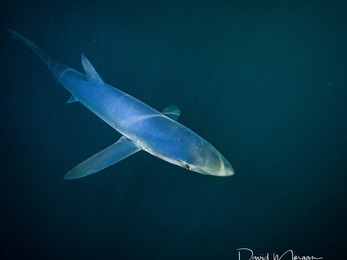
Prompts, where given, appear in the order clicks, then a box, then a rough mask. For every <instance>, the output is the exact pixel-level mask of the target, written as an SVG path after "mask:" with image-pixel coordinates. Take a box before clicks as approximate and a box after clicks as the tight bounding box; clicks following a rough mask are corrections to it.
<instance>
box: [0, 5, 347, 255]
mask: <svg viewBox="0 0 347 260" xmlns="http://www.w3.org/2000/svg"><path fill="white" fill-rule="evenodd" d="M111 2H113V3H111ZM123 2H124V3H123ZM144 2H145V1H137V2H134V1H107V3H106V2H105V1H99V2H98V1H91V3H90V4H86V3H87V1H49V2H47V1H31V2H28V1H25V2H20V1H8V0H5V1H2V2H1V4H0V10H1V11H0V12H1V16H0V17H1V18H0V20H1V21H0V22H1V23H3V24H6V25H7V26H8V27H10V28H12V29H14V30H16V31H18V32H19V33H21V34H23V35H24V36H25V37H27V38H29V39H30V40H32V41H33V42H35V43H36V44H38V45H39V46H40V47H42V48H43V49H44V50H45V51H46V52H47V53H48V54H50V55H52V56H54V57H56V58H57V59H58V60H59V61H61V62H63V63H65V64H67V65H68V66H71V67H73V68H75V69H78V70H80V71H82V67H81V62H80V53H83V54H84V55H86V57H88V59H89V60H90V61H91V62H92V64H93V65H94V66H95V68H96V69H97V70H98V72H99V74H100V75H101V76H102V77H103V79H104V80H105V81H106V82H107V83H109V84H111V85H113V86H115V87H117V88H119V89H121V90H123V91H125V92H127V93H129V94H131V95H133V96H135V97H137V98H138V99H140V100H142V101H144V102H146V103H147V104H149V105H151V106H152V107H154V108H156V109H158V110H163V109H164V108H165V107H167V106H169V105H177V106H178V107H180V109H181V111H182V112H181V117H180V118H179V121H180V122H181V123H182V124H184V125H186V126H188V127H189V128H191V129H192V130H193V131H195V132H197V133H198V134H199V135H201V136H202V137H204V138H205V139H206V140H208V141H209V142H211V143H212V144H213V145H214V146H215V147H216V148H217V149H218V150H220V151H221V153H222V154H223V155H224V156H225V157H226V158H228V160H229V161H230V162H231V164H232V165H233V167H234V169H235V175H234V176H232V177H229V178H216V177H211V176H203V175H200V174H197V173H193V172H189V171H187V170H184V169H183V168H179V167H177V166H174V165H171V164H169V163H166V162H164V161H161V160H160V159H157V158H155V157H153V156H151V155H149V154H146V153H145V152H141V153H138V154H136V155H134V156H132V157H130V158H128V159H126V160H124V161H122V162H120V163H118V164H116V165H114V166H112V167H110V168H108V169H106V170H104V171H102V172H100V173H98V174H95V175H92V176H89V177H86V178H83V179H80V180H75V181H66V180H64V179H63V176H64V174H65V173H66V172H67V171H69V170H70V169H71V168H73V167H74V166H75V165H77V164H78V163H79V162H81V161H83V160H84V159H86V158H88V157H89V156H91V155H93V154H95V153H96V152H98V151H100V150H101V149H103V148H105V147H107V146H108V145H110V144H112V143H113V142H115V141H116V140H117V139H118V138H119V136H120V135H119V134H118V133H117V132H116V131H114V130H113V129H112V128H111V127H109V126H108V125H106V124H105V123H104V122H103V121H101V120H100V119H99V118H97V117H96V116H95V115H93V114H92V113H91V112H90V111H88V110H87V109H86V108H84V107H83V106H82V105H81V104H79V103H73V104H66V101H67V100H68V99H69V97H70V95H69V93H68V92H67V91H66V90H65V89H64V88H62V87H61V86H59V85H57V84H55V82H54V81H53V79H52V77H51V75H50V73H49V71H48V70H47V68H46V67H45V66H44V64H42V63H41V61H39V60H38V59H37V58H36V57H35V56H34V55H33V54H32V53H30V52H29V51H28V50H27V49H25V48H24V47H23V46H22V45H20V44H19V43H18V42H16V41H13V40H11V39H10V38H9V37H8V36H7V35H6V34H5V33H4V32H0V46H1V49H0V54H1V59H0V64H1V65H0V66H1V70H0V73H1V74H0V82H1V83H0V91H1V92H0V98H1V101H0V111H1V117H0V118H1V135H0V136H1V182H0V203H1V204H0V205H1V214H0V257H1V259H249V258H250V254H249V251H241V257H240V258H239V257H238V251H237V249H238V248H249V249H250V250H253V252H254V256H261V255H262V256H264V257H265V256H266V254H267V253H269V256H270V259H271V258H272V254H273V253H275V254H279V255H281V254H283V253H284V252H285V251H286V250H288V249H291V250H293V252H294V254H295V255H297V256H315V257H317V258H318V257H324V259H338V258H337V256H339V255H342V256H343V255H344V252H343V249H344V244H343V243H342V241H344V240H345V235H346V231H347V227H346V224H345V219H346V217H347V216H346V199H347V192H346V188H345V183H346V179H347V177H346V172H347V159H346V157H347V146H346V144H347V135H346V131H347V105H346V97H347V52H346V47H347V41H346V40H347V39H346V38H347V34H346V31H347V28H346V27H347V18H346V11H347V7H346V4H344V3H342V2H344V1H340V2H338V1H322V2H324V3H319V2H318V1H301V2H302V3H294V2H293V1H284V2H283V1H243V2H246V3H242V4H240V3H238V2H241V1H219V2H218V1H198V3H197V2H196V3H194V2H192V1H182V2H181V1H157V2H153V1H152V2H151V3H150V4H149V3H147V4H144ZM185 2H190V3H189V4H187V3H185ZM234 2H235V3H234ZM278 2H281V4H280V3H278ZM307 2H308V3H307ZM309 2H311V3H309ZM282 259H283V260H285V259H291V257H290V256H289V255H288V254H287V255H286V256H284V257H283V258H282ZM340 259H343V258H340Z"/></svg>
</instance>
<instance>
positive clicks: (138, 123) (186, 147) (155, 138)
mask: <svg viewBox="0 0 347 260" xmlns="http://www.w3.org/2000/svg"><path fill="white" fill-rule="evenodd" d="M2 28H3V29H4V30H5V32H7V33H8V34H9V35H10V36H11V37H12V38H14V39H17V40H19V41H21V42H22V43H23V44H24V45H25V46H26V47H28V48H29V49H30V50H31V51H33V52H34V53H35V54H36V55H37V56H38V57H39V58H40V59H41V60H42V61H43V62H44V63H45V64H46V65H47V66H48V68H49V69H50V71H51V73H52V75H53V77H54V79H55V81H56V82H58V83H61V84H62V85H63V86H64V87H65V88H66V89H67V90H68V91H69V92H70V93H71V94H72V96H71V98H70V99H69V101H68V103H71V102H74V101H79V102H81V103H82V104H83V105H85V106H86V107H87V108H88V109H89V110H91V111H92V112H93V113H95V114H96V115H97V116H99V117H100V118H101V119H102V120H104V121H105V122H106V123H108V124H109V125H110V126H112V127H113V128H114V129H115V130H117V131H118V132H119V133H121V134H122V135H123V136H122V137H121V138H120V139H119V140H118V141H117V142H116V143H114V144H113V145H111V146H109V147H108V148H106V149H104V150H102V151H101V152H99V153H97V154H95V155H94V156H92V157H90V158H89V159H87V160H85V161H84V162H82V163H80V164H79V165H77V166H76V167H75V168H73V169H72V170H71V171H69V172H68V173H67V174H66V175H65V179H77V178H81V177H84V176H87V175H90V174H93V173H95V172H98V171H100V170H102V169H104V168H106V167H108V166H110V165H112V164H114V163H117V162H119V161H120V160H122V159H124V158H126V157H128V156H130V155H132V154H134V153H136V152H138V151H140V150H144V151H146V152H148V153H150V154H152V155H154V156H156V157H158V158H160V159H163V160H165V161H167V162H170V163H173V164H176V165H178V166H181V167H183V168H186V169H188V170H192V171H195V172H199V173H202V174H208V175H215V176H230V175H233V174H234V170H233V168H232V166H231V165H230V163H229V162H228V161H227V160H226V159H225V158H224V156H223V155H221V154H220V153H219V152H218V151H217V150H216V149H215V148H214V147H213V146H212V145H211V144H210V143H209V142H207V141H206V140H204V139H203V138H201V137H200V136H198V135H197V134H196V133H194V132H193V131H191V130H190V129H188V128H187V127H185V126H183V125H181V124H180V123H178V122H177V121H176V120H177V119H178V117H179V115H180V110H179V109H178V108H177V107H175V106H170V107H168V108H167V109H165V110H164V111H163V112H162V113H161V112H159V111H157V110H155V109H153V108H152V107H150V106H148V105H146V104H144V103H143V102H141V101H139V100H138V99H136V98H134V97H132V96H130V95H128V94H126V93H124V92H122V91H120V90H118V89H116V88H114V87H112V86H110V85H108V84H106V83H105V82H104V81H103V80H102V79H101V77H100V76H99V75H98V73H97V72H96V70H95V69H94V67H93V66H92V65H91V63H90V62H89V61H88V60H87V58H86V57H85V56H84V55H83V54H82V55H81V56H82V65H83V68H84V71H85V74H83V73H80V72H78V71H76V70H74V69H72V68H69V67H68V66H66V65H64V64H61V63H59V62H57V61H56V60H54V59H53V58H52V57H50V56H48V55H47V54H46V53H45V52H44V51H42V50H41V49H40V48H39V47H38V46H36V45H35V44H34V43H32V42H31V41H29V40H28V39H26V38H25V37H23V36H22V35H20V34H18V33H17V32H15V31H13V30H11V29H9V28H7V27H5V26H2Z"/></svg>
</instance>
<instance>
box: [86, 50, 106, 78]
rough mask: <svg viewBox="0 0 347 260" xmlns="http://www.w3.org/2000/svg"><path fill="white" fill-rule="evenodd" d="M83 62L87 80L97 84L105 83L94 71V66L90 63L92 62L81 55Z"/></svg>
mask: <svg viewBox="0 0 347 260" xmlns="http://www.w3.org/2000/svg"><path fill="white" fill-rule="evenodd" d="M81 60H82V66H83V69H84V72H85V73H86V75H85V78H86V80H88V81H91V82H95V83H104V81H103V80H102V78H101V77H100V76H99V74H98V73H97V72H96V70H95V69H94V67H93V65H92V64H91V63H90V61H89V60H88V59H87V58H86V56H84V55H83V54H81Z"/></svg>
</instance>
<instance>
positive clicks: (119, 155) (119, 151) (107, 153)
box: [64, 136, 141, 180]
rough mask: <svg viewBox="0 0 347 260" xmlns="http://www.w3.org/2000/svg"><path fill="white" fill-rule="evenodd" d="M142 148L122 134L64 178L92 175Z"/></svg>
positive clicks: (70, 178)
mask: <svg viewBox="0 0 347 260" xmlns="http://www.w3.org/2000/svg"><path fill="white" fill-rule="evenodd" d="M140 150H141V148H139V147H138V146H136V145H135V144H134V143H133V142H132V141H130V140H128V139H127V138H125V137H124V136H122V137H121V138H120V139H119V140H118V141H117V142H116V143H114V144H112V145H111V146H109V147H107V148H106V149H104V150H102V151H100V152H98V153H97V154H95V155H93V156H92V157H90V158H88V159H87V160H85V161H84V162H81V163H80V164H79V165H77V166H76V167H75V168H73V169H72V170H71V171H69V172H68V173H67V174H65V176H64V179H66V180H72V179H78V178H82V177H85V176H88V175H91V174H93V173H96V172H98V171H101V170H102V169H105V168H106V167H108V166H111V165H112V164H115V163H117V162H119V161H121V160H123V159H125V158H127V157H128V156H130V155H132V154H134V153H136V152H138V151H140Z"/></svg>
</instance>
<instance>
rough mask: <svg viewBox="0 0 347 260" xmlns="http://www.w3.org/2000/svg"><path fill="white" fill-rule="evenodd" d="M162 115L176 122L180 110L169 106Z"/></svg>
mask: <svg viewBox="0 0 347 260" xmlns="http://www.w3.org/2000/svg"><path fill="white" fill-rule="evenodd" d="M162 113H163V114H164V115H166V116H167V117H170V118H171V119H173V120H175V121H177V119H178V118H179V116H180V114H181V110H180V109H179V108H178V107H176V106H169V107H167V108H165V109H164V110H163V112H162Z"/></svg>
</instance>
